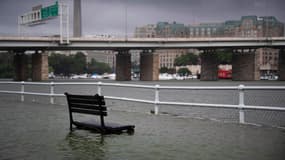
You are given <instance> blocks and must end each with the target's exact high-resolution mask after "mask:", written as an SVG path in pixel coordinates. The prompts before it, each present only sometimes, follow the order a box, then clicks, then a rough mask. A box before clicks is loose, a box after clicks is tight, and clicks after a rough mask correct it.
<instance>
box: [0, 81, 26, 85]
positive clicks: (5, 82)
mask: <svg viewBox="0 0 285 160" xmlns="http://www.w3.org/2000/svg"><path fill="white" fill-rule="evenodd" d="M0 84H22V82H7V81H4V82H0Z"/></svg>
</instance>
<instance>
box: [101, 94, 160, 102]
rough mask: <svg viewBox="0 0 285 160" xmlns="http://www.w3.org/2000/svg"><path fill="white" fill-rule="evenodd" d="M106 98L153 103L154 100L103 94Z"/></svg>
mask: <svg viewBox="0 0 285 160" xmlns="http://www.w3.org/2000/svg"><path fill="white" fill-rule="evenodd" d="M104 97H105V98H106V99H112V100H123V101H131V102H141V103H149V104H154V103H155V102H154V101H150V100H143V99H135V98H125V97H113V96H104Z"/></svg>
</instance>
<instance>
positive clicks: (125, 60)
mask: <svg viewBox="0 0 285 160" xmlns="http://www.w3.org/2000/svg"><path fill="white" fill-rule="evenodd" d="M131 67H132V64H131V54H130V53H129V51H128V50H120V51H119V53H118V54H117V55H116V80H117V81H130V80H131Z"/></svg>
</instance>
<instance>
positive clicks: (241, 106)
mask: <svg viewBox="0 0 285 160" xmlns="http://www.w3.org/2000/svg"><path fill="white" fill-rule="evenodd" d="M3 84H4V85H5V84H12V85H13V84H16V85H20V90H19V91H15V90H13V91H11V90H0V93H4V94H18V95H20V100H21V101H22V102H24V101H25V95H35V96H47V97H49V100H50V102H49V103H50V104H55V100H54V99H55V97H64V94H63V93H55V87H56V86H64V85H79V86H82V85H85V86H96V87H97V93H98V94H100V95H102V90H103V88H104V87H120V88H136V89H147V90H152V91H153V93H154V94H153V95H154V97H152V100H147V99H140V98H128V97H121V96H109V95H104V96H105V98H106V99H111V100H121V101H129V102H139V103H147V104H153V105H154V106H153V113H154V114H156V115H157V114H159V106H160V105H175V106H192V107H193V106H194V107H206V108H225V109H235V110H238V111H239V116H238V117H239V123H246V122H245V113H244V110H263V111H279V112H280V111H285V104H282V105H284V106H281V107H280V106H268V105H267V106H260V105H247V104H245V91H251V90H257V91H259V90H270V91H272V90H274V91H275V90H276V91H285V86H244V85H238V86H218V87H216V86H202V87H195V86H160V85H137V84H121V83H105V82H84V83H82V82H46V83H41V82H24V81H22V82H0V85H3ZM27 85H29V86H30V85H35V86H47V87H48V88H49V91H46V92H28V91H26V89H25V86H27ZM162 90H167V91H170V90H177V91H182V90H195V91H197V90H206V91H209V90H212V91H218V90H223V91H225V90H229V91H236V92H237V93H238V94H237V95H238V97H236V98H237V99H238V104H217V103H197V102H195V103H194V102H177V101H161V100H160V98H162V97H161V95H160V92H161V91H162Z"/></svg>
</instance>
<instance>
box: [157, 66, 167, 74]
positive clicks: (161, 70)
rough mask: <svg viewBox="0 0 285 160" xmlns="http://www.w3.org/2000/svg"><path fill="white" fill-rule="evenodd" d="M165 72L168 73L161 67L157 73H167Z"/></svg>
mask: <svg viewBox="0 0 285 160" xmlns="http://www.w3.org/2000/svg"><path fill="white" fill-rule="evenodd" d="M167 71H168V68H167V67H161V68H160V69H159V72H160V73H167Z"/></svg>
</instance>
